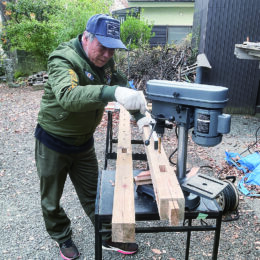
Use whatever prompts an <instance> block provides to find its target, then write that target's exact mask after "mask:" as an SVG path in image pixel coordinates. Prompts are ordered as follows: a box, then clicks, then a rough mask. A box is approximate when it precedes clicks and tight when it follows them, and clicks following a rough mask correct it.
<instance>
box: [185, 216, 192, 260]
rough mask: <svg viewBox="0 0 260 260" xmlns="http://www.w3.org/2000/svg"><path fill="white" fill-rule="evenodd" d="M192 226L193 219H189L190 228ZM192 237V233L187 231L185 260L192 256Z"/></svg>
mask: <svg viewBox="0 0 260 260" xmlns="http://www.w3.org/2000/svg"><path fill="white" fill-rule="evenodd" d="M191 224H192V219H188V226H189V227H190V226H191ZM190 237H191V231H190V230H188V231H187V240H186V253H185V260H189V254H190Z"/></svg>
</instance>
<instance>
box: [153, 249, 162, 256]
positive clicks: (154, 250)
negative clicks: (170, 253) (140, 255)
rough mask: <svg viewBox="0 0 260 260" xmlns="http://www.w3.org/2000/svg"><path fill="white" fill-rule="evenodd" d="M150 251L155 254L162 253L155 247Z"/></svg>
mask: <svg viewBox="0 0 260 260" xmlns="http://www.w3.org/2000/svg"><path fill="white" fill-rule="evenodd" d="M152 251H153V252H154V253H155V254H157V255H160V254H161V253H162V252H161V250H159V249H155V248H153V249H152Z"/></svg>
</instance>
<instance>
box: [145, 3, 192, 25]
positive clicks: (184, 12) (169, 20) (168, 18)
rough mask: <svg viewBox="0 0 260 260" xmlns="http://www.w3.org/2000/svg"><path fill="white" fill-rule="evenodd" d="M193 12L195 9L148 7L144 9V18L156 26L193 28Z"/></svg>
mask: <svg viewBox="0 0 260 260" xmlns="http://www.w3.org/2000/svg"><path fill="white" fill-rule="evenodd" d="M193 11H194V8H193V7H187V8H183V7H168V8H165V7H158V8H154V7H147V8H144V9H143V13H142V15H143V16H142V18H144V19H145V20H147V21H148V22H149V23H151V24H155V25H170V26H177V25H184V26H192V23H193ZM162 14H163V15H162Z"/></svg>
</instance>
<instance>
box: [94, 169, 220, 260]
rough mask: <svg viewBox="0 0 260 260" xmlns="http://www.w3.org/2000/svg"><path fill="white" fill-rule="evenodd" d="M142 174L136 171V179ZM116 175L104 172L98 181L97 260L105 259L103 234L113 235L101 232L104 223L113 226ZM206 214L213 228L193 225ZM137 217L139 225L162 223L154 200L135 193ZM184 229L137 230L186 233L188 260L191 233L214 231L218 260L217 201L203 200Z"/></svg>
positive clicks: (140, 229)
mask: <svg viewBox="0 0 260 260" xmlns="http://www.w3.org/2000/svg"><path fill="white" fill-rule="evenodd" d="M139 172H140V171H139V170H135V171H134V175H135V176H136V175H137V174H138V173H139ZM114 180H115V171H107V170H104V171H101V172H100V173H99V178H98V193H97V198H96V210H95V259H96V260H100V259H102V234H104V233H110V232H111V230H102V224H103V223H111V220H112V210H113V197H114V186H113V183H114ZM201 214H205V215H204V216H207V217H206V218H207V219H214V220H215V224H213V225H202V224H200V225H192V224H193V223H192V220H194V219H198V218H199V217H200V216H201ZM135 217H136V221H152V220H159V219H160V218H159V214H158V210H157V205H156V202H155V201H154V200H153V198H152V197H150V196H147V195H144V194H142V195H140V194H138V193H137V192H135ZM184 218H185V221H184V222H183V223H186V222H187V225H186V224H185V225H183V226H169V225H165V226H161V225H160V227H158V226H154V227H136V229H135V231H136V233H158V232H187V240H186V253H185V259H189V249H190V238H191V232H192V231H215V237H214V243H213V253H212V259H215V260H216V259H217V255H218V246H219V238H220V228H221V220H222V211H221V209H220V207H219V206H218V204H217V203H216V202H215V200H208V199H201V202H200V205H199V206H198V208H196V209H195V210H192V211H187V210H186V211H185V217H184Z"/></svg>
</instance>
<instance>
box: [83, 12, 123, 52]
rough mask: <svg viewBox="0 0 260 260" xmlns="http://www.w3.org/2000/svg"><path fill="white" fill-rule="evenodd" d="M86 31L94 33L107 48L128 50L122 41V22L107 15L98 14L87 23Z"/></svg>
mask: <svg viewBox="0 0 260 260" xmlns="http://www.w3.org/2000/svg"><path fill="white" fill-rule="evenodd" d="M86 31H88V32H90V33H93V34H94V35H95V36H96V38H97V39H98V41H99V42H100V43H101V44H102V45H103V46H105V47H107V48H113V49H127V48H126V47H125V45H124V44H123V42H122V41H121V39H120V22H119V21H118V20H116V19H114V18H113V17H111V16H109V15H105V14H96V15H93V16H92V17H90V19H89V20H88V22H87V26H86Z"/></svg>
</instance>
